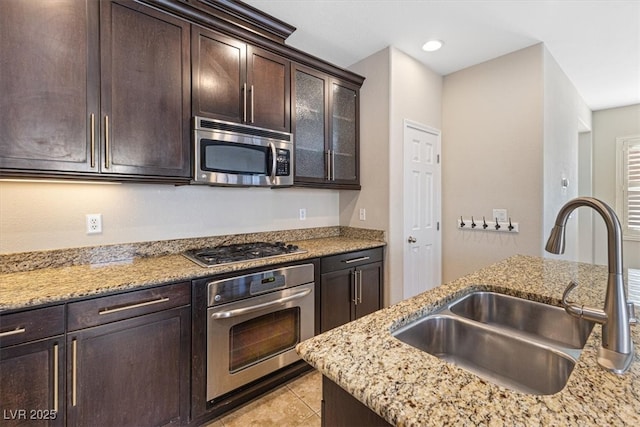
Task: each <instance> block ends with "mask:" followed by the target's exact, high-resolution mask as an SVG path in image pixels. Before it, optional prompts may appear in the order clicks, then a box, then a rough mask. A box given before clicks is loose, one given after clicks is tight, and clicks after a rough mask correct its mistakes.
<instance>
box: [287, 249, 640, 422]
mask: <svg viewBox="0 0 640 427" xmlns="http://www.w3.org/2000/svg"><path fill="white" fill-rule="evenodd" d="M570 280H578V282H579V283H580V286H579V287H578V288H577V289H576V290H574V291H573V293H572V299H573V300H574V301H579V302H580V303H582V304H585V305H588V306H592V307H596V308H602V307H603V306H604V296H605V292H604V289H605V287H606V280H607V269H606V267H603V266H592V265H589V264H580V263H571V262H565V261H557V260H551V259H543V258H537V257H528V256H520V255H518V256H514V257H511V258H509V259H506V260H504V261H502V262H499V263H497V264H494V265H492V266H490V267H487V268H484V269H482V270H479V271H478V272H476V273H473V274H470V275H467V276H465V277H462V278H460V279H458V280H455V281H453V282H451V283H448V284H445V285H442V286H440V287H438V288H436V289H433V290H431V291H428V292H425V293H423V294H420V295H417V296H415V297H413V298H410V299H407V300H404V301H402V302H400V303H398V304H395V305H393V306H391V307H388V308H385V309H382V310H379V311H377V312H375V313H372V314H370V315H368V316H365V317H363V318H361V319H359V320H356V321H354V322H351V323H348V324H346V325H343V326H341V327H338V328H336V329H333V330H330V331H327V332H325V333H323V334H321V335H318V336H316V337H314V338H311V339H309V340H307V341H304V342H303V343H301V344H299V345H298V347H297V351H298V353H300V355H301V356H302V358H303V359H304V360H306V361H307V362H308V363H310V364H311V365H312V366H314V367H315V368H316V369H318V370H319V371H320V372H321V373H322V374H323V375H325V376H327V377H328V378H329V379H331V380H332V381H334V382H335V383H336V384H338V385H339V386H341V387H342V388H343V389H345V390H346V391H348V392H349V393H350V394H352V395H353V396H354V397H355V398H356V399H358V400H359V401H361V402H363V403H364V404H365V405H367V406H368V407H369V408H371V409H372V410H373V411H374V412H376V413H377V414H378V415H380V416H381V417H383V418H384V419H386V420H387V421H388V422H389V423H391V424H393V425H398V426H432V425H433V426H441V425H474V426H475V425H505V426H517V425H523V426H525V425H527V426H528V425H563V426H564V425H589V426H604V425H618V426H619V425H629V426H632V425H633V426H638V425H640V363H639V361H640V325H636V326H632V327H631V331H632V339H633V341H634V343H635V348H636V355H635V361H634V362H633V364H632V366H631V368H630V369H629V371H628V372H627V373H625V374H624V375H615V374H612V373H609V372H606V371H604V370H603V369H602V368H600V367H599V365H598V364H597V362H596V353H597V348H598V347H599V345H600V341H601V327H600V326H599V325H596V326H595V328H594V329H593V332H592V333H591V336H590V337H589V340H588V341H587V344H586V346H585V348H584V350H583V351H582V354H581V356H580V359H579V360H578V362H577V364H576V366H575V368H574V370H573V372H572V374H571V376H570V377H569V381H568V383H567V385H566V387H565V388H564V389H563V390H562V391H560V392H559V393H556V394H553V395H547V396H538V395H529V394H524V393H520V392H516V391H511V390H509V389H506V388H503V387H500V386H497V385H493V384H492V383H489V382H487V381H485V380H482V379H480V378H479V377H477V376H475V375H474V374H471V373H468V372H467V371H465V370H462V369H460V368H458V367H456V366H454V365H452V364H449V363H446V362H444V361H442V360H440V359H438V358H436V357H434V356H431V355H429V354H427V353H425V352H422V351H420V350H418V349H416V348H414V347H411V346H409V345H407V344H405V343H402V342H401V341H399V340H397V339H395V338H394V337H392V336H391V333H390V332H391V331H393V330H395V329H397V328H399V327H400V326H403V325H405V324H407V323H409V322H411V321H412V320H415V319H417V318H419V317H422V316H424V315H425V314H427V313H429V312H431V311H434V310H435V309H437V308H439V307H441V306H442V305H444V304H445V303H447V302H450V301H451V300H453V299H455V298H457V297H459V296H461V295H464V294H467V293H469V292H471V291H472V290H479V289H482V290H493V291H496V292H499V293H504V294H510V295H514V296H519V297H524V298H527V299H531V300H536V301H540V302H545V303H550V304H553V305H560V300H561V298H562V293H563V291H564V289H565V288H566V286H567V284H568V283H569V281H570Z"/></svg>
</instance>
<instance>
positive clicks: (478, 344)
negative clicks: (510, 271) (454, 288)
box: [392, 292, 593, 395]
mask: <svg viewBox="0 0 640 427" xmlns="http://www.w3.org/2000/svg"><path fill="white" fill-rule="evenodd" d="M592 329H593V322H589V321H586V320H584V319H577V318H574V317H573V316H571V315H569V314H567V313H566V312H565V311H564V309H562V308H559V307H554V306H551V305H547V304H542V303H539V302H535V301H529V300H526V299H522V298H517V297H512V296H508V295H502V294H498V293H494V292H473V293H471V294H469V295H465V296H463V297H461V298H459V299H457V300H455V301H453V302H451V303H449V304H448V305H447V306H446V307H444V308H442V309H440V310H438V311H436V312H434V313H431V314H429V315H427V316H425V317H423V318H421V319H418V320H416V321H415V322H413V323H410V324H408V325H405V326H403V327H402V328H400V329H398V330H396V331H393V332H392V335H393V336H394V337H396V338H397V339H399V340H400V341H402V342H404V343H406V344H409V345H411V346H413V347H416V348H418V349H420V350H422V351H424V352H427V353H429V354H431V355H433V356H436V357H438V358H440V359H442V360H445V361H447V362H450V363H453V364H455V365H457V366H459V367H461V368H463V369H466V370H467V371H469V372H472V373H474V374H476V375H478V376H479V377H481V378H484V379H485V380H487V381H490V382H493V383H495V384H498V385H501V386H503V387H506V388H510V389H512V390H516V391H520V392H523V393H528V394H537V395H548V394H555V393H557V392H559V391H560V390H562V389H563V388H564V386H565V385H566V383H567V381H568V379H569V376H570V375H571V372H572V371H573V367H574V366H575V363H576V360H577V359H578V357H580V353H581V351H582V349H583V348H584V345H585V343H586V341H587V339H588V338H589V335H590V333H591V330H592Z"/></svg>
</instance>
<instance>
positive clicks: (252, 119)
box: [251, 85, 255, 123]
mask: <svg viewBox="0 0 640 427" xmlns="http://www.w3.org/2000/svg"><path fill="white" fill-rule="evenodd" d="M253 109H254V107H253V85H251V123H254V121H255V120H254V114H253Z"/></svg>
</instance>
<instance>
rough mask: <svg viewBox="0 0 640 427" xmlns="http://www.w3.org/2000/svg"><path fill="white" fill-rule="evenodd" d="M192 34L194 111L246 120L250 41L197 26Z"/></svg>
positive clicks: (221, 117)
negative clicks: (248, 48) (247, 58)
mask: <svg viewBox="0 0 640 427" xmlns="http://www.w3.org/2000/svg"><path fill="white" fill-rule="evenodd" d="M191 37H192V40H191V49H192V51H191V55H192V58H193V67H192V74H193V75H192V80H193V94H192V103H193V104H192V109H193V115H194V116H205V117H210V118H213V119H219V120H225V121H229V122H236V123H242V122H244V121H245V120H246V117H247V111H246V107H245V106H246V102H245V96H247V93H246V91H245V82H246V81H247V78H246V66H245V62H246V53H247V48H246V45H245V44H244V43H241V42H240V41H238V40H235V39H232V38H230V37H226V36H223V35H222V34H218V33H216V32H213V31H209V30H205V29H204V28H200V27H197V26H193V29H192V36H191Z"/></svg>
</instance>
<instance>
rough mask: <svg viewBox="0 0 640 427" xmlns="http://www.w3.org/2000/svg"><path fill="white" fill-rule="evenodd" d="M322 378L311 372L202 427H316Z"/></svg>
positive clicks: (315, 372)
mask: <svg viewBox="0 0 640 427" xmlns="http://www.w3.org/2000/svg"><path fill="white" fill-rule="evenodd" d="M321 400H322V375H320V373H319V372H318V371H316V370H313V371H311V372H309V373H307V374H304V375H303V376H301V377H298V378H296V379H294V380H292V381H291V382H289V383H286V384H284V385H282V386H280V387H278V388H277V389H275V390H274V391H272V392H271V393H269V394H265V395H264V396H262V397H260V398H258V399H257V400H255V401H253V402H251V403H248V404H246V405H244V406H242V407H240V408H238V409H236V410H235V411H233V412H230V413H228V414H226V415H224V416H223V417H222V418H219V419H217V420H216V421H213V422H211V423H208V424H205V425H204V426H202V427H248V426H260V427H271V426H274V427H320V401H321Z"/></svg>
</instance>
